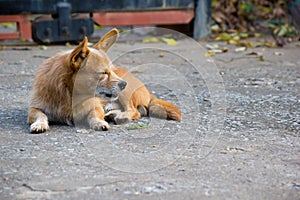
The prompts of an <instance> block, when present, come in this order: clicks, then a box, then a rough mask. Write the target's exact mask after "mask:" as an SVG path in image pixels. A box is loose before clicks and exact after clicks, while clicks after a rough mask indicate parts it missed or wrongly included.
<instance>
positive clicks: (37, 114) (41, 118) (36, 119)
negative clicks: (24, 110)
mask: <svg viewBox="0 0 300 200" xmlns="http://www.w3.org/2000/svg"><path fill="white" fill-rule="evenodd" d="M27 122H28V123H29V124H30V132H31V133H43V132H45V131H47V130H49V125H48V118H47V116H46V115H45V114H44V113H43V112H42V111H41V110H40V109H37V108H33V107H30V108H29V111H28V119H27Z"/></svg>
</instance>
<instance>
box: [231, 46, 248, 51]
mask: <svg viewBox="0 0 300 200" xmlns="http://www.w3.org/2000/svg"><path fill="white" fill-rule="evenodd" d="M246 49H247V48H246V47H238V48H235V50H234V51H235V52H242V51H246Z"/></svg>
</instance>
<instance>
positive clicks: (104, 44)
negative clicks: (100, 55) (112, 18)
mask: <svg viewBox="0 0 300 200" xmlns="http://www.w3.org/2000/svg"><path fill="white" fill-rule="evenodd" d="M118 37H119V31H118V30H117V29H116V28H114V29H112V30H110V31H109V32H108V33H106V34H105V35H104V36H103V37H102V38H101V39H100V40H99V42H97V43H96V44H95V45H94V46H93V48H95V49H98V50H100V49H101V50H103V51H105V52H107V51H108V49H109V48H110V47H111V46H112V45H113V44H114V43H115V42H116V41H117V39H118Z"/></svg>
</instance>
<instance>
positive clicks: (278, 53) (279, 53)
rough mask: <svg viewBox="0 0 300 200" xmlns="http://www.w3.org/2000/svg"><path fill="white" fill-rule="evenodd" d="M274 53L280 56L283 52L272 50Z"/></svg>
mask: <svg viewBox="0 0 300 200" xmlns="http://www.w3.org/2000/svg"><path fill="white" fill-rule="evenodd" d="M274 55H275V56H282V55H284V53H283V52H278V51H276V52H274Z"/></svg>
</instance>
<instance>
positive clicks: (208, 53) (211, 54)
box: [205, 51, 215, 57]
mask: <svg viewBox="0 0 300 200" xmlns="http://www.w3.org/2000/svg"><path fill="white" fill-rule="evenodd" d="M213 55H215V53H214V52H212V51H207V52H206V53H205V57H211V56H213Z"/></svg>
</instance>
